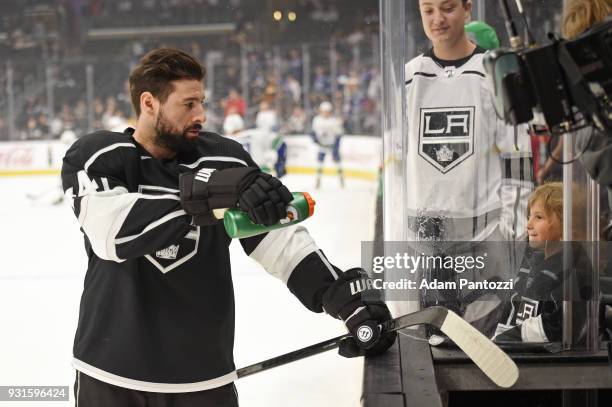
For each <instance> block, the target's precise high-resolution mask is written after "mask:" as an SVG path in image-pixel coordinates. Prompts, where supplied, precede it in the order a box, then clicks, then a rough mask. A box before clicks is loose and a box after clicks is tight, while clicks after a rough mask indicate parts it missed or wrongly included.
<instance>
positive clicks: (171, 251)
mask: <svg viewBox="0 0 612 407" xmlns="http://www.w3.org/2000/svg"><path fill="white" fill-rule="evenodd" d="M178 251H179V246H178V245H175V244H173V245H172V246H170V247H166V248H165V249H163V250H158V251H156V252H155V256H156V257H158V258H160V259H166V260H176V255H177V254H178Z"/></svg>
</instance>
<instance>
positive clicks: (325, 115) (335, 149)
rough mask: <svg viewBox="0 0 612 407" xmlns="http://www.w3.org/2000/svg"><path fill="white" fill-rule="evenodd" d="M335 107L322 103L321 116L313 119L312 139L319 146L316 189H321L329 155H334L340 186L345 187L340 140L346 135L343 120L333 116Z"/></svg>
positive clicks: (328, 103) (320, 106) (320, 107)
mask: <svg viewBox="0 0 612 407" xmlns="http://www.w3.org/2000/svg"><path fill="white" fill-rule="evenodd" d="M333 110H334V107H333V105H332V104H331V103H330V102H327V101H325V102H322V103H321V105H319V114H318V115H316V116H315V117H314V118H313V119H312V133H311V135H312V138H313V140H314V142H315V143H316V144H317V145H318V146H319V153H318V156H317V160H318V162H319V167H318V168H317V184H316V188H317V189H318V188H320V187H321V176H322V175H323V163H324V161H325V156H326V155H327V154H328V153H331V154H332V158H333V159H334V162H335V163H336V167H337V169H338V177H339V178H340V186H342V187H344V175H343V173H342V162H341V158H340V139H341V138H342V134H343V133H344V129H343V125H342V120H341V119H340V118H339V117H336V116H334V114H333Z"/></svg>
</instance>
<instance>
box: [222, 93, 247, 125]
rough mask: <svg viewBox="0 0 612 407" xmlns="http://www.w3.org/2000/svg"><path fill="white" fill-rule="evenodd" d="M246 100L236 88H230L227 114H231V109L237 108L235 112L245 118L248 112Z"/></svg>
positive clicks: (226, 105)
mask: <svg viewBox="0 0 612 407" xmlns="http://www.w3.org/2000/svg"><path fill="white" fill-rule="evenodd" d="M246 107H247V105H246V101H245V100H244V99H243V98H242V96H240V94H239V93H238V91H237V90H236V88H230V90H229V93H228V95H227V98H226V100H225V114H224V116H227V115H229V114H230V111H231V110H234V109H235V112H236V113H238V114H239V115H240V116H242V117H243V118H244V116H245V114H246Z"/></svg>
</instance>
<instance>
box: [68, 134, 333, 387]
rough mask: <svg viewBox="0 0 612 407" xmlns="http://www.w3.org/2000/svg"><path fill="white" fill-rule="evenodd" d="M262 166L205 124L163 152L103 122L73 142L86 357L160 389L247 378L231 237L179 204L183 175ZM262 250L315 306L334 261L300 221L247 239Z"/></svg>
mask: <svg viewBox="0 0 612 407" xmlns="http://www.w3.org/2000/svg"><path fill="white" fill-rule="evenodd" d="M237 166H256V165H255V163H254V162H253V160H252V159H251V157H250V156H249V154H248V153H247V152H246V151H245V150H244V149H243V148H242V146H241V145H240V144H238V143H236V142H234V141H232V140H229V139H227V138H224V137H222V136H219V135H217V134H213V133H201V136H200V137H199V138H198V139H197V140H196V142H195V144H194V148H193V150H192V151H190V152H188V153H179V154H178V155H177V156H176V157H175V158H174V159H169V160H158V159H155V158H154V157H152V156H151V155H150V154H149V153H148V152H147V151H146V150H145V149H144V148H142V147H141V146H140V145H139V144H138V143H137V142H136V140H135V139H134V138H133V137H132V136H131V134H129V133H128V134H122V133H113V132H108V131H101V132H96V133H92V134H89V135H86V136H83V137H81V138H80V139H78V140H77V141H76V142H75V143H74V144H73V145H72V147H71V148H70V149H69V150H68V152H67V153H66V156H65V157H64V163H63V167H62V182H63V187H64V191H65V193H66V196H67V197H68V198H70V199H71V201H72V203H73V209H74V213H75V215H76V216H77V218H78V221H79V224H80V226H81V230H82V232H83V235H84V240H85V251H86V253H87V256H88V258H89V262H88V269H87V274H86V275H85V284H84V290H83V294H82V297H81V305H80V312H79V322H78V327H77V332H76V335H75V340H74V349H73V351H74V360H73V364H74V366H75V368H76V369H77V370H79V371H81V372H83V373H85V374H87V375H89V376H92V377H94V378H96V379H98V380H101V381H104V382H107V383H110V384H113V385H117V386H121V387H125V388H131V389H136V390H142V391H150V392H190V391H199V390H205V389H209V388H215V387H218V386H222V385H225V384H227V383H230V382H231V381H233V380H235V379H236V373H235V366H234V362H233V356H232V351H233V342H234V297H233V288H232V277H231V270H230V257H229V244H230V238H229V237H228V236H227V234H226V233H225V230H224V228H223V225H222V223H218V224H216V225H212V226H206V227H198V226H194V225H193V224H192V217H191V216H190V215H188V214H187V213H186V212H185V211H183V209H182V208H181V205H180V199H179V189H178V177H179V174H180V173H182V172H187V171H197V170H199V169H202V168H208V169H214V170H223V169H226V168H230V167H237ZM241 243H242V246H243V248H244V250H245V251H246V252H247V254H249V255H250V257H251V258H253V259H255V260H256V261H258V262H259V263H260V264H261V265H262V266H263V267H264V268H265V269H266V270H267V271H268V272H269V273H271V274H273V275H274V276H276V277H278V278H279V279H281V280H282V281H283V282H284V283H286V284H287V286H288V288H289V289H290V290H291V291H292V292H293V293H294V294H295V295H296V296H297V297H298V298H299V299H300V301H302V303H303V304H304V305H305V306H307V307H308V308H309V309H311V310H313V311H316V312H321V311H322V308H321V296H322V294H323V292H324V291H325V289H326V287H327V286H328V285H329V284H331V282H333V281H334V280H335V279H336V278H337V269H335V268H334V267H333V266H332V265H330V264H329V262H328V261H327V260H326V259H325V257H324V255H323V254H322V253H321V251H320V250H319V249H318V248H317V246H316V244H315V243H314V242H313V241H312V239H311V238H310V236H309V235H308V232H307V231H306V229H304V228H303V227H300V226H295V227H287V228H284V229H279V230H276V231H273V232H270V233H267V234H264V235H259V236H254V237H251V238H247V239H242V240H241Z"/></svg>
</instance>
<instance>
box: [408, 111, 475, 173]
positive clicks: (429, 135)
mask: <svg viewBox="0 0 612 407" xmlns="http://www.w3.org/2000/svg"><path fill="white" fill-rule="evenodd" d="M474 112H475V108H474V107H473V106H467V107H439V108H422V109H421V111H420V120H419V155H420V156H421V157H423V158H424V159H425V160H426V161H427V162H428V163H430V164H431V165H433V166H434V167H436V168H437V169H438V170H439V171H440V172H442V173H447V172H448V171H450V170H452V169H453V168H455V167H456V166H458V165H459V164H460V163H461V162H463V161H465V159H466V158H468V157H469V156H471V155H472V154H473V153H474Z"/></svg>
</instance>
